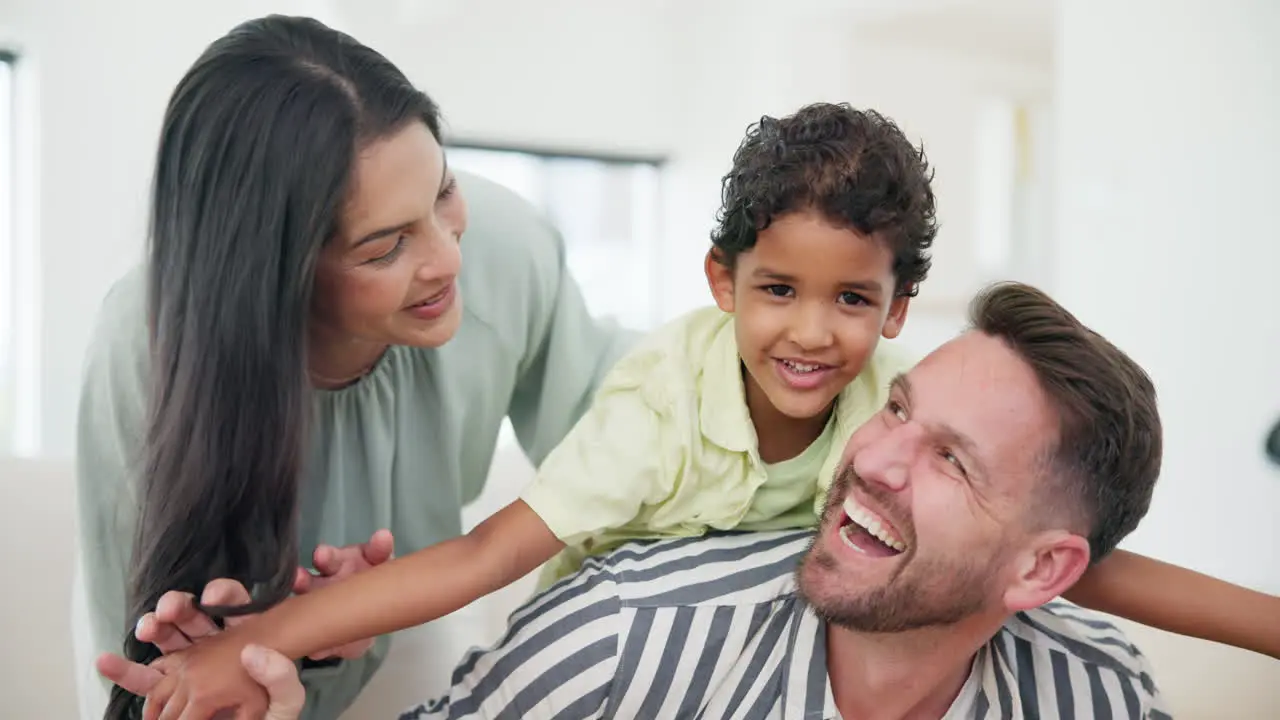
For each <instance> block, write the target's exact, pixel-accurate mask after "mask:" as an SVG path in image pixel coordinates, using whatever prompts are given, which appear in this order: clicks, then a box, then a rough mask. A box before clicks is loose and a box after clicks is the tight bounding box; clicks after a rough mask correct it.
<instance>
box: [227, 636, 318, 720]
mask: <svg viewBox="0 0 1280 720" xmlns="http://www.w3.org/2000/svg"><path fill="white" fill-rule="evenodd" d="M240 662H241V663H242V664H243V665H244V669H245V671H246V672H248V673H249V677H251V678H253V679H254V680H255V681H256V682H257V683H258V684H259V685H261V686H262V687H263V689H264V690H266V691H267V697H268V698H269V704H268V707H267V715H266V717H265V718H264V720H294V719H295V718H297V717H298V716H300V715H301V714H302V705H303V703H304V702H305V701H306V699H307V693H306V690H304V689H303V687H302V682H301V681H300V680H299V679H298V669H297V668H296V667H295V666H294V664H293V663H292V662H290V661H289V659H288V658H286V657H285V656H283V655H281V654H280V653H277V652H274V651H272V650H268V649H266V648H264V647H261V646H258V645H248V646H246V647H245V648H244V650H242V651H241V652H240Z"/></svg>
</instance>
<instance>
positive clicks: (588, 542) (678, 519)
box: [522, 306, 913, 585]
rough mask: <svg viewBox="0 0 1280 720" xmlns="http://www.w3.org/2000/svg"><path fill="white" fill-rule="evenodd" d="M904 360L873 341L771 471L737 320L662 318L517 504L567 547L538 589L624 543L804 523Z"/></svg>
mask: <svg viewBox="0 0 1280 720" xmlns="http://www.w3.org/2000/svg"><path fill="white" fill-rule="evenodd" d="M912 364H913V363H912V362H911V361H910V360H909V358H908V355H907V353H905V352H904V351H903V350H901V349H900V348H898V347H897V346H895V345H893V344H891V343H887V342H881V343H880V344H879V345H878V346H877V348H876V351H875V352H874V353H873V355H872V357H871V359H870V360H868V361H867V365H866V367H864V368H863V370H862V372H861V373H860V374H859V375H858V377H857V378H856V379H855V380H854V381H853V382H852V383H850V384H849V386H848V387H846V388H845V389H844V390H843V391H842V392H841V393H840V396H839V397H838V398H837V400H836V409H835V412H834V413H833V417H832V423H831V424H830V426H829V428H828V432H826V433H824V434H823V436H822V437H821V438H819V440H818V441H817V442H815V443H814V444H813V445H812V446H811V447H810V449H809V450H808V451H806V452H805V453H803V454H801V455H799V456H797V457H796V458H794V459H793V460H794V462H788V463H783V464H778V465H775V466H773V467H772V468H770V467H768V466H766V465H765V464H764V463H763V462H762V461H761V459H760V454H759V451H758V443H757V439H756V434H755V428H754V426H753V425H752V422H751V416H750V413H749V411H748V410H747V403H746V396H745V391H744V389H743V385H742V370H741V360H740V357H739V354H738V346H737V341H736V339H735V338H734V329H733V316H732V315H729V314H726V313H724V312H722V311H721V310H720V309H719V308H716V307H714V306H713V307H709V308H705V309H702V310H697V311H694V312H692V313H689V314H687V315H685V316H684V317H681V318H679V319H677V320H675V321H674V322H672V323H669V324H668V325H666V326H665V327H663V328H661V329H659V330H658V331H657V332H655V333H654V334H652V335H650V336H649V337H648V338H646V339H645V340H643V341H642V342H641V343H640V344H639V345H638V346H637V347H636V348H635V349H634V350H633V351H632V352H630V353H628V354H627V356H626V357H624V358H623V359H622V360H620V361H619V362H618V364H617V365H616V366H614V369H613V370H612V371H611V372H610V373H609V375H608V376H607V377H606V378H605V380H604V382H603V383H602V384H601V386H600V390H599V392H598V394H597V395H596V399H595V401H594V402H593V403H592V406H591V409H590V410H589V411H587V413H586V415H584V416H583V418H582V420H580V421H579V422H578V424H577V425H575V426H574V428H573V430H572V431H570V433H569V435H568V437H566V438H565V441H564V443H562V444H561V445H560V446H559V447H557V448H556V449H555V450H553V451H552V452H551V454H550V455H549V456H548V457H547V459H546V461H545V462H544V463H543V464H542V466H541V467H540V468H539V470H538V473H537V476H536V478H535V480H534V482H533V483H532V484H531V485H530V486H529V487H528V488H527V489H526V490H525V492H524V493H523V495H522V497H523V499H524V500H525V502H527V503H528V504H529V506H530V507H532V508H533V510H534V511H535V512H537V513H538V515H539V516H540V517H541V518H542V519H543V520H544V521H545V522H546V523H547V525H548V527H549V528H550V529H551V531H552V532H553V533H555V535H556V537H558V538H560V539H561V540H562V541H563V542H564V543H565V544H566V545H567V546H568V547H567V548H566V549H565V551H564V552H562V553H561V554H560V555H558V556H557V557H556V558H555V559H553V560H552V561H551V563H549V564H548V565H547V567H546V568H544V570H543V573H542V580H541V581H542V583H543V585H546V584H548V583H549V582H550V581H552V580H555V579H557V578H559V577H563V576H564V575H566V574H568V573H570V572H572V571H574V570H576V569H577V567H578V566H579V565H580V564H581V562H582V560H583V558H585V557H586V556H588V555H591V554H596V553H601V552H606V551H607V550H610V549H612V548H615V547H617V546H618V545H620V544H621V543H623V542H625V541H627V540H633V539H644V538H657V537H680V536H690V535H698V534H701V533H703V532H706V531H707V530H709V529H715V530H729V529H735V528H736V529H741V530H766V529H770V530H772V529H780V528H785V527H808V526H812V525H813V524H815V522H816V520H817V516H818V513H819V512H820V511H821V509H822V503H823V501H824V499H825V494H826V493H825V490H826V488H827V487H828V486H829V484H830V482H831V479H832V476H833V475H834V473H835V470H836V466H837V464H838V463H839V460H840V456H841V454H842V452H843V451H844V445H845V441H846V440H848V438H849V436H851V435H852V434H853V431H854V430H856V429H857V428H858V426H859V425H861V424H862V423H863V422H865V421H866V420H867V419H869V418H870V417H871V416H872V415H874V414H875V413H876V412H877V411H879V410H880V409H881V408H882V407H883V406H884V404H885V402H886V401H887V399H888V392H889V382H890V380H892V379H893V376H894V375H896V374H898V373H900V372H906V371H907V370H908V369H909V368H910V367H911V365H912Z"/></svg>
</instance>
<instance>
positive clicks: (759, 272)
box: [752, 268, 883, 294]
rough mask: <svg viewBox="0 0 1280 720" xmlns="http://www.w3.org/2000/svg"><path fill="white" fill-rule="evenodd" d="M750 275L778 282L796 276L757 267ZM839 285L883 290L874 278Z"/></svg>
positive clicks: (791, 280)
mask: <svg viewBox="0 0 1280 720" xmlns="http://www.w3.org/2000/svg"><path fill="white" fill-rule="evenodd" d="M752 275H754V276H755V277H757V278H759V279H761V280H773V281H774V282H780V283H795V282H796V277H795V276H794V275H788V274H786V273H782V272H776V271H774V270H769V269H767V268H757V269H756V271H755V272H753V273H752ZM840 287H842V288H845V289H846V290H858V291H860V292H865V293H876V294H878V293H879V292H880V291H881V290H883V288H882V287H881V285H880V283H878V282H876V281H875V280H846V281H845V282H842V283H840Z"/></svg>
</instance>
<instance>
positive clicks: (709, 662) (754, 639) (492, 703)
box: [400, 531, 1169, 720]
mask: <svg viewBox="0 0 1280 720" xmlns="http://www.w3.org/2000/svg"><path fill="white" fill-rule="evenodd" d="M812 537H813V534H812V532H809V531H803V532H795V531H786V532H757V533H724V534H715V535H709V536H706V537H702V538H682V539H678V540H664V541H656V542H647V543H639V542H637V543H631V544H629V545H626V546H623V547H622V548H620V549H618V550H617V551H615V552H613V553H612V554H610V555H607V556H604V557H595V558H591V559H589V560H588V561H587V562H586V564H585V565H584V567H583V569H582V571H581V572H579V573H578V574H576V575H573V576H571V577H569V578H566V579H565V580H563V581H561V582H560V583H558V584H556V585H554V586H552V587H551V588H550V589H549V590H547V592H545V593H543V594H542V595H539V596H538V597H536V598H535V599H534V600H532V601H530V602H529V603H528V604H527V605H525V606H524V607H523V608H521V609H520V610H517V611H516V612H515V613H514V614H513V615H512V616H511V620H510V624H509V627H508V630H507V634H506V636H505V637H504V638H503V639H502V640H500V641H499V642H498V643H497V645H495V646H494V647H493V648H492V649H488V650H478V649H477V650H473V651H471V653H469V654H468V655H467V656H466V657H465V658H464V659H463V662H462V663H461V664H460V665H459V666H458V667H457V669H456V670H455V671H454V674H453V678H452V687H451V688H450V691H449V693H448V695H447V696H445V697H443V698H439V699H437V700H434V701H431V702H427V703H424V704H422V705H420V706H418V707H416V708H413V709H412V710H410V711H408V712H406V713H405V714H404V715H402V716H401V719H400V720H443V719H444V718H449V719H451V720H452V719H457V718H495V719H498V718H500V719H502V720H506V719H507V718H511V719H513V720H514V719H516V718H555V719H556V720H570V719H572V718H643V719H645V720H658V719H662V720H666V719H667V718H673V719H683V718H689V719H693V718H706V719H708V720H715V719H718V718H725V719H728V718H743V719H751V720H756V719H759V720H765V719H774V718H776V719H779V720H818V719H828V718H829V719H837V718H839V717H840V716H839V713H838V712H837V710H836V707H835V702H834V700H833V697H832V693H831V688H830V685H829V683H828V681H827V658H826V632H825V626H824V624H823V623H822V621H820V620H819V619H818V618H817V617H816V616H815V615H814V613H813V612H812V610H811V609H809V608H808V607H807V606H806V605H805V604H804V603H803V602H802V601H801V600H800V599H799V598H798V597H797V594H796V584H795V569H796V566H797V563H798V562H799V560H800V558H801V557H802V556H803V555H804V553H805V552H806V551H807V550H808V548H809V543H810V540H811V538H812ZM1036 717H1045V718H1053V717H1057V718H1064V719H1066V718H1077V717H1078V718H1099V719H1101V720H1110V719H1114V720H1121V719H1124V718H1129V719H1134V720H1139V719H1141V720H1164V719H1165V718H1168V717H1169V715H1168V711H1167V710H1166V709H1165V708H1164V706H1163V704H1162V702H1161V699H1160V696H1159V693H1158V691H1157V690H1156V687H1155V684H1154V683H1153V682H1152V679H1151V672H1150V668H1149V666H1148V664H1147V660H1146V658H1145V657H1143V655H1142V654H1141V653H1140V652H1139V651H1138V649H1137V648H1135V647H1134V646H1133V645H1132V644H1131V643H1129V641H1128V640H1127V639H1125V637H1124V636H1123V635H1122V634H1121V632H1120V631H1119V630H1118V629H1117V628H1116V627H1115V626H1113V625H1111V624H1110V623H1107V622H1105V621H1104V620H1102V619H1100V618H1098V617H1095V616H1093V615H1091V614H1090V613H1089V612H1088V611H1086V610H1083V609H1082V608H1079V607H1077V606H1074V605H1071V604H1069V603H1066V602H1063V601H1056V602H1054V603H1051V604H1049V605H1046V606H1044V607H1042V608H1038V609H1036V610H1033V611H1030V612H1023V613H1018V614H1017V615H1015V616H1014V617H1012V618H1011V619H1010V620H1009V621H1008V622H1007V623H1006V624H1005V625H1004V626H1003V627H1002V628H1001V629H1000V631H999V632H998V633H997V634H996V635H995V637H993V638H992V639H991V641H990V642H988V643H987V644H986V645H985V646H984V647H983V648H981V650H980V651H979V652H978V654H977V656H976V658H975V660H974V663H973V666H972V670H971V672H970V675H969V678H968V680H967V681H966V682H965V684H964V687H963V688H962V690H961V691H960V694H959V695H958V696H957V698H956V700H955V702H954V703H953V705H952V707H951V709H950V711H948V713H947V714H946V715H945V716H944V720H960V719H961V718H964V719H966V720H967V719H968V718H976V719H979V720H986V719H987V718H993V719H994V718H1036Z"/></svg>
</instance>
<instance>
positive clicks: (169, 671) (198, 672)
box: [142, 630, 268, 720]
mask: <svg viewBox="0 0 1280 720" xmlns="http://www.w3.org/2000/svg"><path fill="white" fill-rule="evenodd" d="M247 645H248V643H247V642H245V641H244V640H241V639H240V637H239V634H238V633H236V632H235V631H234V630H232V631H227V632H223V633H219V634H217V635H214V636H211V637H209V638H207V639H206V640H204V641H202V642H201V643H200V644H198V645H192V646H191V647H189V648H186V649H184V650H179V651H177V652H174V653H171V654H169V655H166V656H164V657H162V658H160V659H159V660H157V661H156V662H154V663H153V664H152V667H153V668H155V669H157V670H159V671H160V673H161V674H163V675H164V677H163V678H161V679H160V681H159V682H158V683H156V685H155V686H154V687H152V688H151V690H150V691H149V692H148V693H147V700H146V704H145V705H144V707H143V712H142V717H143V720H178V718H182V720H211V718H213V717H214V716H215V715H218V714H219V713H220V712H221V711H223V710H227V711H234V712H235V716H236V717H246V718H259V717H262V716H263V715H265V714H266V712H267V707H268V697H267V693H266V691H265V689H264V688H263V687H262V685H261V684H259V683H258V681H257V680H255V679H254V678H253V677H252V676H250V675H249V673H248V672H247V671H246V670H245V667H244V665H243V662H242V660H241V654H242V652H243V651H244V649H245V647H246V646H247Z"/></svg>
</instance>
